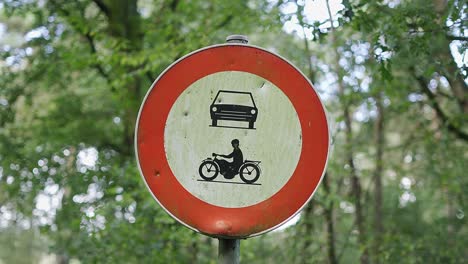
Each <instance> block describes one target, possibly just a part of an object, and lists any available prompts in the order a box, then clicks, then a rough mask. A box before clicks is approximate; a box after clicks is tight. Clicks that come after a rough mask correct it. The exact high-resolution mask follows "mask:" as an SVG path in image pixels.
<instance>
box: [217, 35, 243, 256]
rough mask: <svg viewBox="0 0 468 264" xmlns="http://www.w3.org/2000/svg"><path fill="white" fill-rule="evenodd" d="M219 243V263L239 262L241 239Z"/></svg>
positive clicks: (237, 39)
mask: <svg viewBox="0 0 468 264" xmlns="http://www.w3.org/2000/svg"><path fill="white" fill-rule="evenodd" d="M226 42H228V43H243V44H246V43H248V42H249V41H248V39H247V37H246V36H243V35H230V36H228V37H227V38H226ZM218 240H219V245H218V263H219V264H239V256H240V240H239V239H227V238H226V239H225V238H220V239H218Z"/></svg>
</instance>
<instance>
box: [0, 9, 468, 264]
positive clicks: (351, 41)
mask: <svg viewBox="0 0 468 264" xmlns="http://www.w3.org/2000/svg"><path fill="white" fill-rule="evenodd" d="M323 2H324V3H325V1H323ZM432 2H433V3H432ZM432 2H431V3H432V4H428V2H427V1H423V0H417V1H367V0H356V1H342V5H343V9H342V10H341V11H339V12H338V13H337V14H333V16H334V17H333V18H332V19H333V20H334V21H336V23H334V24H333V25H334V26H333V27H330V23H329V22H330V21H328V20H324V21H313V20H310V19H308V17H307V14H306V13H305V12H306V11H305V10H306V7H305V6H304V4H307V1H305V2H304V3H303V2H301V1H297V2H293V1H261V0H254V1H223V0H216V1H202V0H197V1H177V0H173V1H163V0H140V1H136V0H119V1H110V0H101V1H98V0H94V1H91V0H77V1H64V0H48V1H4V2H2V3H1V4H0V23H1V25H3V26H4V28H5V30H4V32H3V33H0V34H2V35H0V50H1V52H0V56H1V59H0V244H1V245H6V246H2V247H1V249H0V262H2V261H3V262H5V263H31V262H33V263H35V262H38V261H39V260H40V259H42V258H44V257H45V256H46V255H47V254H54V255H52V256H57V261H58V262H62V263H68V262H70V261H72V260H78V261H80V262H81V263H149V262H155V263H216V261H215V260H216V247H217V241H216V240H215V239H213V238H209V237H205V236H202V235H200V234H196V233H194V232H193V231H191V230H189V229H187V228H185V227H183V226H181V225H180V224H179V223H177V222H176V221H175V220H174V219H172V218H171V217H170V216H169V215H168V214H166V213H165V212H164V210H163V209H162V208H160V207H159V206H158V205H157V203H156V202H155V201H154V200H153V198H152V197H151V195H150V194H149V192H148V191H147V189H146V186H145V185H144V183H143V181H142V180H141V177H140V176H139V173H138V170H137V168H136V163H135V160H134V154H133V146H132V144H133V131H134V125H135V119H136V114H137V110H138V107H139V104H140V102H141V100H142V98H143V96H144V95H145V93H146V91H147V89H148V88H149V86H150V85H151V83H152V82H153V81H154V79H155V78H156V77H157V76H158V74H160V73H161V72H162V71H163V70H164V69H165V68H166V67H167V66H168V65H169V64H170V63H172V62H173V61H175V60H176V59H178V58H180V57H181V56H183V55H184V54H187V53H188V52H190V51H193V50H195V49H198V48H201V47H203V46H207V45H211V44H216V43H223V42H224V41H225V37H226V36H227V35H230V34H232V33H238V32H240V33H242V34H246V35H249V38H250V41H251V43H253V44H255V45H258V46H263V47H265V48H267V49H270V50H274V51H276V52H277V53H279V54H280V55H282V56H283V57H285V58H287V59H289V60H291V61H293V62H294V64H295V65H297V66H298V67H299V68H300V69H302V70H303V72H304V73H306V75H307V76H308V77H310V78H311V79H312V82H313V83H314V84H315V85H316V88H317V90H318V91H320V94H321V95H322V97H323V99H324V103H325V104H326V106H327V109H328V110H329V114H330V120H331V121H332V124H333V127H334V128H336V129H335V130H334V131H333V132H334V133H333V142H334V151H333V153H332V156H331V160H330V161H329V167H328V170H327V175H328V176H327V177H328V178H327V180H328V181H327V186H328V187H327V188H325V187H324V186H323V185H324V184H322V186H321V187H319V189H318V191H317V192H316V194H315V196H314V198H313V200H312V202H311V204H310V205H308V207H306V208H305V209H304V211H303V212H302V213H301V218H300V220H299V222H298V223H297V224H296V225H294V226H292V227H289V228H286V229H284V230H281V231H277V232H272V233H269V234H267V235H263V236H260V237H256V238H252V239H247V240H242V241H241V248H242V250H241V260H242V262H245V263H281V262H284V263H327V262H330V263H333V262H334V263H336V262H338V263H356V262H358V261H359V259H360V258H361V257H362V256H363V255H365V254H366V253H367V252H368V253H369V254H370V257H371V258H372V260H373V261H372V263H374V262H382V263H387V262H388V263H394V262H398V263H399V262H404V263H462V262H463V261H464V260H465V259H467V257H468V256H467V255H466V254H467V253H466V247H467V245H468V241H467V238H468V234H467V232H468V230H467V225H466V216H465V214H466V211H467V209H466V201H467V200H468V199H467V194H466V193H467V192H466V191H465V190H466V189H467V188H468V180H467V179H466V177H464V176H465V174H466V171H468V167H467V164H466V162H465V161H466V158H467V152H466V141H467V137H466V135H467V133H468V130H467V124H468V122H466V121H467V116H468V115H467V111H468V107H467V106H468V103H467V97H466V92H467V86H466V81H465V80H466V76H467V73H466V61H464V62H463V63H465V64H464V65H462V66H461V67H459V66H457V64H456V62H455V61H454V58H453V56H452V53H451V51H450V45H454V44H455V45H458V48H459V50H460V51H461V52H463V53H466V45H467V43H466V37H464V36H465V34H466V33H465V31H466V28H467V25H466V23H467V22H466V21H467V20H466V9H467V5H466V1H460V0H455V1H448V3H447V5H446V6H442V7H440V8H439V6H438V5H437V4H440V3H442V2H445V1H432ZM439 2H440V3H439ZM434 4H436V5H434ZM288 5H292V6H294V7H295V9H294V8H293V9H291V10H294V12H292V13H288V14H285V12H284V10H283V9H284V8H285V7H286V6H288ZM289 22H291V23H298V24H299V26H300V28H301V29H303V30H304V31H303V32H304V34H302V32H299V33H298V35H300V36H297V35H295V34H294V33H291V34H288V33H286V32H285V30H284V27H283V24H285V23H289ZM0 32H1V30H0ZM305 32H310V34H309V35H308V34H306V33H305ZM454 36H455V37H456V36H458V37H460V39H462V40H461V41H459V42H452V40H453V38H454ZM463 38H465V40H463ZM457 43H458V44H457ZM465 55H466V54H465ZM379 111H380V112H379ZM379 113H383V119H382V120H383V124H384V125H383V130H382V131H381V132H380V133H381V135H383V138H384V141H383V143H379V142H378V141H377V135H378V133H379V132H378V124H379V116H380V115H379ZM348 128H349V129H348ZM349 139H350V140H349ZM379 144H380V145H379ZM379 146H380V147H382V148H383V158H378V155H377V152H378V149H379ZM350 157H351V158H352V160H353V164H350V161H349V159H350ZM377 164H381V170H380V171H379V170H378V169H377V167H378V166H377ZM351 165H353V166H351ZM354 176H356V178H357V179H358V181H359V184H360V188H361V191H362V192H361V195H360V196H356V195H355V187H353V179H355V178H353V177H354ZM377 177H380V179H381V180H382V182H383V191H382V197H383V200H382V202H381V204H380V205H381V207H382V215H381V216H382V217H381V224H382V226H383V230H381V231H379V230H378V229H376V228H375V227H374V221H375V219H376V218H377V216H376V214H375V212H378V211H377V209H376V208H377V207H376V204H377V203H378V202H377V201H376V199H375V198H376V188H375V180H376V179H377ZM358 202H360V203H361V205H362V211H363V220H362V221H363V223H362V226H361V227H359V225H358V223H357V222H356V206H357V204H358ZM330 224H331V225H332V226H333V228H334V231H333V232H332V231H330V229H329V228H330ZM361 229H362V230H361ZM361 231H365V232H361ZM360 232H361V233H360ZM331 233H334V237H333V238H332V237H331ZM362 238H364V239H362ZM8 241H13V243H8ZM376 245H377V246H376ZM332 246H333V250H334V252H335V259H333V257H332V256H330V251H329V249H330V248H331V247H332ZM49 257H50V256H49ZM402 259H404V261H402ZM361 260H362V259H361Z"/></svg>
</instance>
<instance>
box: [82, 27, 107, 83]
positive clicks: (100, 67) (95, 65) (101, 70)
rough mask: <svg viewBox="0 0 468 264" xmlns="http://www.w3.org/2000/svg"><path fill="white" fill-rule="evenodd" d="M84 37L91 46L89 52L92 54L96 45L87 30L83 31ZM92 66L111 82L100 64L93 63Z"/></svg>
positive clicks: (94, 52) (95, 52)
mask: <svg viewBox="0 0 468 264" xmlns="http://www.w3.org/2000/svg"><path fill="white" fill-rule="evenodd" d="M84 37H85V38H86V40H87V41H88V44H89V47H90V48H91V53H93V54H97V50H96V45H95V43H94V38H93V36H91V33H89V32H87V33H84ZM93 67H94V68H95V69H96V70H97V71H98V72H99V73H100V74H101V75H102V77H104V78H105V79H106V80H107V81H108V82H109V83H110V82H111V79H110V77H109V74H107V73H106V71H105V70H104V68H103V67H102V65H101V64H99V63H97V62H96V63H93Z"/></svg>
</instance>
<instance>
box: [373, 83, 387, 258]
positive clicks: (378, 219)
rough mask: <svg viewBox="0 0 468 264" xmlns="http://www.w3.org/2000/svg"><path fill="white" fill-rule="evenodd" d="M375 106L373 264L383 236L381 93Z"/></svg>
mask: <svg viewBox="0 0 468 264" xmlns="http://www.w3.org/2000/svg"><path fill="white" fill-rule="evenodd" d="M375 100H376V105H377V119H376V120H375V126H374V131H375V146H376V154H375V170H374V235H375V239H374V245H373V251H374V252H373V256H374V261H373V262H374V263H379V262H380V258H379V253H380V249H381V244H382V235H383V231H384V230H383V210H382V204H383V195H382V171H383V151H384V144H385V141H384V105H383V103H382V93H381V92H379V93H378V94H377V96H376V98H375Z"/></svg>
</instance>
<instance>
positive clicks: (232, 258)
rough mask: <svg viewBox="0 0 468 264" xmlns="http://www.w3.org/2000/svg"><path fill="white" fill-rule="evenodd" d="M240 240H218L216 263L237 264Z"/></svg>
mask: <svg viewBox="0 0 468 264" xmlns="http://www.w3.org/2000/svg"><path fill="white" fill-rule="evenodd" d="M239 256H240V240H239V239H225V238H220V239H219V246H218V263H219V264H239Z"/></svg>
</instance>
